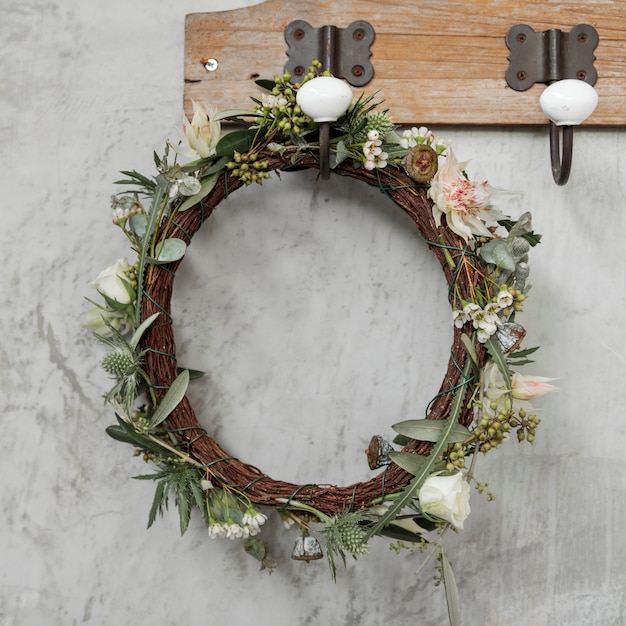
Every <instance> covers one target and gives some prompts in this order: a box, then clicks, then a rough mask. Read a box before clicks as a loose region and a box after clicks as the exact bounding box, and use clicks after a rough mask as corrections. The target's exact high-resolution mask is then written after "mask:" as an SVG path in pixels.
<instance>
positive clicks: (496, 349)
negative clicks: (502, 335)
mask: <svg viewBox="0 0 626 626" xmlns="http://www.w3.org/2000/svg"><path fill="white" fill-rule="evenodd" d="M485 346H486V347H487V352H489V356H491V358H492V360H493V362H494V363H495V364H496V365H497V367H498V369H499V370H500V372H501V374H502V376H503V377H504V381H505V382H506V386H507V388H508V389H510V388H511V376H512V374H511V370H510V369H509V366H508V365H507V362H506V357H505V356H504V353H503V352H502V349H501V348H500V346H499V345H498V342H497V340H496V339H495V338H494V337H493V336H491V337H489V339H487V341H486V342H485Z"/></svg>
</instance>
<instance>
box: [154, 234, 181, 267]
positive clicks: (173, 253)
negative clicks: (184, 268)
mask: <svg viewBox="0 0 626 626" xmlns="http://www.w3.org/2000/svg"><path fill="white" fill-rule="evenodd" d="M185 252H187V244H186V243H185V242H184V241H183V240H182V239H177V238H176V237H169V238H168V239H166V240H165V241H162V242H161V243H160V244H159V245H158V246H157V249H156V258H150V257H149V258H148V261H149V262H150V263H152V264H153V265H164V264H166V263H172V262H174V261H178V260H179V259H182V258H183V257H184V256H185Z"/></svg>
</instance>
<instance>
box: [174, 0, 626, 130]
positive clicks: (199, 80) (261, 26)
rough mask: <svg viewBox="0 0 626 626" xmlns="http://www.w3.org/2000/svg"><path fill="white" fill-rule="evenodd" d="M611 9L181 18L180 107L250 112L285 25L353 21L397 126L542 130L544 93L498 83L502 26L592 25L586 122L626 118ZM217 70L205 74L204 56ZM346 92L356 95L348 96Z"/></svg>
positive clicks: (363, 5)
mask: <svg viewBox="0 0 626 626" xmlns="http://www.w3.org/2000/svg"><path fill="white" fill-rule="evenodd" d="M624 8H625V5H624V4H623V3H622V2H621V0H613V1H611V0H585V1H584V2H582V1H577V2H572V1H569V2H568V1H561V2H557V1H554V0H541V1H538V0H525V1H524V2H519V0H414V1H410V0H397V1H396V0H392V1H389V0H377V1H370V0H341V1H335V2H328V1H322V0H267V1H266V2H263V3H261V4H258V5H255V6H253V7H248V8H244V9H236V10H232V11H222V12H215V13H196V14H191V15H188V16H187V18H186V28H185V91H184V108H185V112H186V113H187V114H188V115H189V114H190V110H191V99H194V100H197V101H202V102H206V103H209V104H211V105H212V106H213V107H214V108H215V109H217V110H224V109H230V108H249V107H250V105H251V102H250V96H256V97H258V96H259V95H260V94H261V93H262V91H261V90H260V89H259V88H258V87H256V85H254V82H253V81H254V79H255V78H256V77H260V78H271V77H272V76H274V75H275V74H282V71H283V66H284V64H285V62H286V59H287V57H286V50H287V44H286V43H285V39H284V30H285V27H286V26H287V24H289V23H290V22H291V21H293V20H296V19H302V20H305V21H307V22H308V23H309V24H311V26H313V27H320V26H324V25H327V24H332V25H334V26H337V27H339V28H345V27H347V26H348V25H349V24H350V23H351V22H353V21H355V20H361V19H362V20H365V21H367V22H369V23H370V24H371V25H372V26H373V27H374V30H375V31H376V39H375V41H374V44H373V45H372V48H371V50H372V57H371V62H372V63H373V65H374V79H373V80H372V81H371V82H370V83H369V84H368V85H367V86H365V87H364V88H363V91H365V92H366V93H371V92H373V91H380V92H381V96H382V97H384V99H385V107H388V108H389V109H390V111H391V113H392V117H393V120H394V122H396V123H397V124H415V123H424V124H427V125H428V124H461V125H480V124H489V125H492V124H500V125H504V124H507V125H511V124H516V125H517V124H546V119H545V118H544V116H543V113H542V112H541V110H540V108H539V102H538V99H539V94H540V93H541V91H542V90H543V89H544V88H545V86H544V85H535V86H533V87H532V88H531V89H530V90H528V91H526V92H517V91H514V90H512V89H511V88H509V87H508V85H507V84H506V81H505V79H504V74H505V71H506V69H507V67H508V64H509V63H508V53H509V51H508V49H507V47H506V45H505V43H504V37H505V35H506V33H507V31H508V30H509V28H510V27H511V26H514V25H516V24H528V25H529V26H531V27H532V28H533V29H534V30H535V31H544V30H548V29H551V28H559V29H561V30H562V31H569V30H571V29H572V28H573V27H574V26H576V25H578V24H591V26H593V27H594V28H595V29H596V30H597V31H598V34H599V37H600V43H599V45H598V47H597V48H596V51H595V55H596V57H597V60H596V62H595V67H596V69H597V71H598V81H597V83H596V85H595V87H596V89H597V90H598V93H599V96H600V101H599V104H598V108H597V109H596V111H595V113H594V114H593V115H592V116H591V117H590V118H589V119H588V120H587V122H585V124H592V125H623V124H624V123H625V121H626V64H625V63H624V59H626V17H625V14H624ZM209 58H212V59H216V60H217V61H218V63H219V66H218V68H217V69H216V70H215V71H212V72H210V71H207V69H206V68H205V63H206V61H207V59H209ZM359 91H360V90H359V89H355V93H359Z"/></svg>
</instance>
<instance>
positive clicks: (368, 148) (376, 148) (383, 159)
mask: <svg viewBox="0 0 626 626" xmlns="http://www.w3.org/2000/svg"><path fill="white" fill-rule="evenodd" d="M382 145H383V142H382V140H381V138H380V133H379V132H378V131H377V130H370V131H369V133H367V141H366V142H365V143H364V144H363V154H364V155H365V169H366V170H373V169H376V168H379V169H382V168H383V167H387V159H388V158H389V155H388V154H387V153H386V152H383V149H382V148H381V146H382Z"/></svg>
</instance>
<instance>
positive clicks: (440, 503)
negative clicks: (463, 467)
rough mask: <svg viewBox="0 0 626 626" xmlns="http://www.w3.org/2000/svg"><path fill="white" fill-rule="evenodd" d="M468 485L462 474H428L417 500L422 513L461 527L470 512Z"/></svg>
mask: <svg viewBox="0 0 626 626" xmlns="http://www.w3.org/2000/svg"><path fill="white" fill-rule="evenodd" d="M469 497H470V487H469V485H468V484H467V482H466V480H465V478H463V474H462V473H461V472H458V473H457V474H454V475H453V476H429V477H428V478H427V479H426V480H425V481H424V484H423V485H422V488H421V489H420V491H419V495H418V498H419V501H420V506H421V509H422V511H423V512H424V513H428V514H429V515H432V516H433V517H439V518H440V519H443V520H445V521H446V522H450V523H451V524H452V525H453V526H454V527H455V528H460V529H461V530H462V529H463V520H464V519H465V518H466V517H467V516H468V515H469V514H470V505H469Z"/></svg>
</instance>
